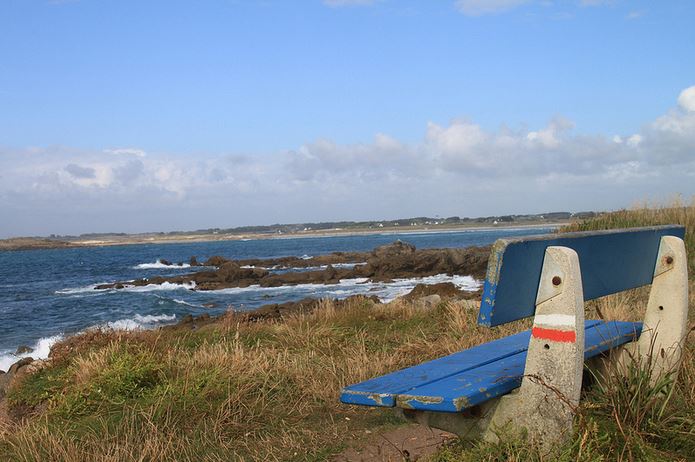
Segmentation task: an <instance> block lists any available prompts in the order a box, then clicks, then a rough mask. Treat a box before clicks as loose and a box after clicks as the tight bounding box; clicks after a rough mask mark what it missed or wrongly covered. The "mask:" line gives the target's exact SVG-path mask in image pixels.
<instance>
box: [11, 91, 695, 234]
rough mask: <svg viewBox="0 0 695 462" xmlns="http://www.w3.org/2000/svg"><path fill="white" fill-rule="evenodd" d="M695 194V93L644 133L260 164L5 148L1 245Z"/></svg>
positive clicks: (563, 128) (308, 149)
mask: <svg viewBox="0 0 695 462" xmlns="http://www.w3.org/2000/svg"><path fill="white" fill-rule="evenodd" d="M674 193H682V194H685V195H691V194H695V86H693V87H689V88H687V89H685V90H683V91H682V92H681V93H680V95H679V96H678V98H677V105H676V106H675V107H673V108H672V109H671V110H670V111H668V112H667V113H666V114H664V115H662V116H660V117H658V118H656V119H655V120H653V121H651V122H647V123H645V125H644V126H643V128H642V129H641V130H640V131H639V132H638V133H630V134H621V135H615V134H593V135H586V134H575V133H574V127H573V123H572V122H571V121H569V120H567V119H564V118H562V117H556V118H554V119H552V120H550V121H549V122H548V123H547V125H546V126H544V127H540V128H536V129H532V130H530V129H519V130H515V129H511V128H508V127H501V128H499V129H497V130H486V129H484V128H483V127H482V126H480V125H479V124H476V123H475V122H473V121H470V120H466V119H457V120H452V121H451V122H449V123H448V124H440V123H435V122H429V123H427V124H426V126H425V127H424V129H423V135H422V138H421V140H420V141H419V142H417V143H404V142H402V141H399V140H397V139H395V138H393V137H391V136H389V135H387V134H383V133H378V134H376V135H375V136H374V138H373V139H372V140H371V141H369V142H364V143H356V144H339V143H336V142H334V141H332V140H329V139H318V140H315V141H313V142H308V143H306V144H304V145H302V146H299V147H298V148H296V149H292V150H287V151H283V152H276V153H268V154H264V155H239V154H229V155H197V156H193V155H180V154H172V153H150V152H144V151H142V150H140V149H138V148H134V147H106V148H104V149H102V150H98V151H90V150H80V149H72V148H69V147H42V148H26V149H10V148H0V214H2V216H3V217H4V219H3V227H2V231H0V233H2V237H7V236H11V235H45V234H50V233H57V234H68V233H69V234H74V233H84V232H97V231H98V232H104V231H124V232H133V231H145V230H173V229H199V228H208V227H228V226H239V225H247V224H267V223H273V222H302V221H314V220H333V219H379V218H395V217H403V216H416V215H423V214H428V215H435V214H439V215H460V216H477V215H491V214H503V213H524V212H543V211H548V210H553V209H554V210H574V211H578V210H587V209H606V208H617V207H623V206H627V205H630V204H631V203H632V202H634V201H637V200H645V199H659V198H663V197H669V196H671V195H673V194H674Z"/></svg>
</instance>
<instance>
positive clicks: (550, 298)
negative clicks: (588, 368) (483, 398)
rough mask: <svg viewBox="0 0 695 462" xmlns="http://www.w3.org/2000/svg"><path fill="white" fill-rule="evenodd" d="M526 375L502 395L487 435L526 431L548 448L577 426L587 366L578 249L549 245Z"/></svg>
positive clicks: (494, 437) (495, 436)
mask: <svg viewBox="0 0 695 462" xmlns="http://www.w3.org/2000/svg"><path fill="white" fill-rule="evenodd" d="M537 301H538V305H537V307H536V315H535V318H534V325H533V329H532V334H531V341H530V342H529V349H528V354H527V359H526V367H525V370H524V378H523V380H522V383H521V387H520V388H519V391H518V392H517V393H512V394H509V395H506V396H503V397H502V398H500V400H499V404H498V405H497V408H496V409H495V410H494V413H493V415H492V419H491V422H490V426H489V428H488V430H487V431H486V433H485V435H484V437H485V438H486V439H487V440H491V441H496V440H498V439H499V435H500V434H501V433H507V432H516V433H518V432H520V431H525V432H526V433H527V435H528V436H529V437H530V438H531V439H533V440H535V441H537V442H538V443H540V444H541V445H543V446H544V447H547V448H549V449H550V448H552V446H553V445H554V444H556V443H557V442H558V441H560V440H562V438H563V437H565V436H566V435H567V434H569V433H570V432H571V430H572V422H573V417H574V413H575V409H576V407H577V405H578V404H579V395H580V393H581V385H582V371H583V366H584V297H583V294H582V279H581V273H580V269H579V258H578V257H577V253H576V252H575V251H574V250H572V249H569V248H566V247H548V249H547V250H546V254H545V261H544V263H543V271H542V273H541V281H540V285H539V289H538V296H537Z"/></svg>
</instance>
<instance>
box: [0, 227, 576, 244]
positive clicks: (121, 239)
mask: <svg viewBox="0 0 695 462" xmlns="http://www.w3.org/2000/svg"><path fill="white" fill-rule="evenodd" d="M568 223H570V221H568V220H563V221H552V222H540V223H529V224H514V223H503V224H498V225H489V224H486V225H481V226H476V225H463V226H441V227H440V226H435V227H432V226H409V227H407V228H405V227H389V228H378V229H373V228H356V229H350V230H345V229H338V228H336V229H328V230H308V231H298V232H294V233H283V234H280V233H277V234H276V233H272V234H271V233H247V234H212V233H204V234H189V235H174V236H162V235H159V234H154V233H147V234H129V235H125V236H109V235H105V236H104V238H103V239H81V238H76V239H71V240H54V239H46V238H10V239H0V251H3V250H5V251H12V250H48V249H63V248H79V247H110V246H116V245H137V244H182V243H186V242H216V241H246V240H248V241H252V240H263V239H297V238H321V237H345V236H359V235H375V234H386V235H394V236H398V235H407V234H434V233H454V232H462V231H491V230H495V229H528V228H558V227H560V226H563V225H566V224H568Z"/></svg>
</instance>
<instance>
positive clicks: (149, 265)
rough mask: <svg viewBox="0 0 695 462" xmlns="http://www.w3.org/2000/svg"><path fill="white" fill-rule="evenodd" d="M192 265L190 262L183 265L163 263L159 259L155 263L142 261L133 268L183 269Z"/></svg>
mask: <svg viewBox="0 0 695 462" xmlns="http://www.w3.org/2000/svg"><path fill="white" fill-rule="evenodd" d="M190 267H191V265H189V264H188V263H184V264H182V265H167V264H165V263H162V261H161V260H157V261H156V262H154V263H140V264H139V265H135V266H133V269H162V268H166V269H183V268H190Z"/></svg>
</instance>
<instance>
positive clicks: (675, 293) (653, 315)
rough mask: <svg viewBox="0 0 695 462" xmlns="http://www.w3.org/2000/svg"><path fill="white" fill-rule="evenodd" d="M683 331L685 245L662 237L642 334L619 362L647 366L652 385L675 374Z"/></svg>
mask: <svg viewBox="0 0 695 462" xmlns="http://www.w3.org/2000/svg"><path fill="white" fill-rule="evenodd" d="M687 331H688V261H687V258H686V253H685V243H684V242H683V240H682V239H680V238H678V237H675V236H664V237H662V238H661V244H660V246H659V254H658V257H657V260H656V265H655V268H654V279H653V281H652V288H651V291H650V293H649V302H648V304H647V311H646V314H645V316H644V324H643V328H642V335H641V336H640V338H639V340H638V341H637V342H635V343H632V344H628V345H625V347H624V351H623V352H622V354H621V360H622V359H623V358H624V359H626V360H627V361H639V362H640V364H642V365H643V366H646V367H649V368H650V369H651V381H652V383H656V382H657V381H659V380H660V379H661V378H663V377H664V375H665V374H668V373H669V372H673V373H675V372H676V371H678V366H679V365H680V361H681V357H682V355H683V345H684V340H685V336H686V334H687ZM625 353H627V354H625ZM624 364H627V362H624Z"/></svg>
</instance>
